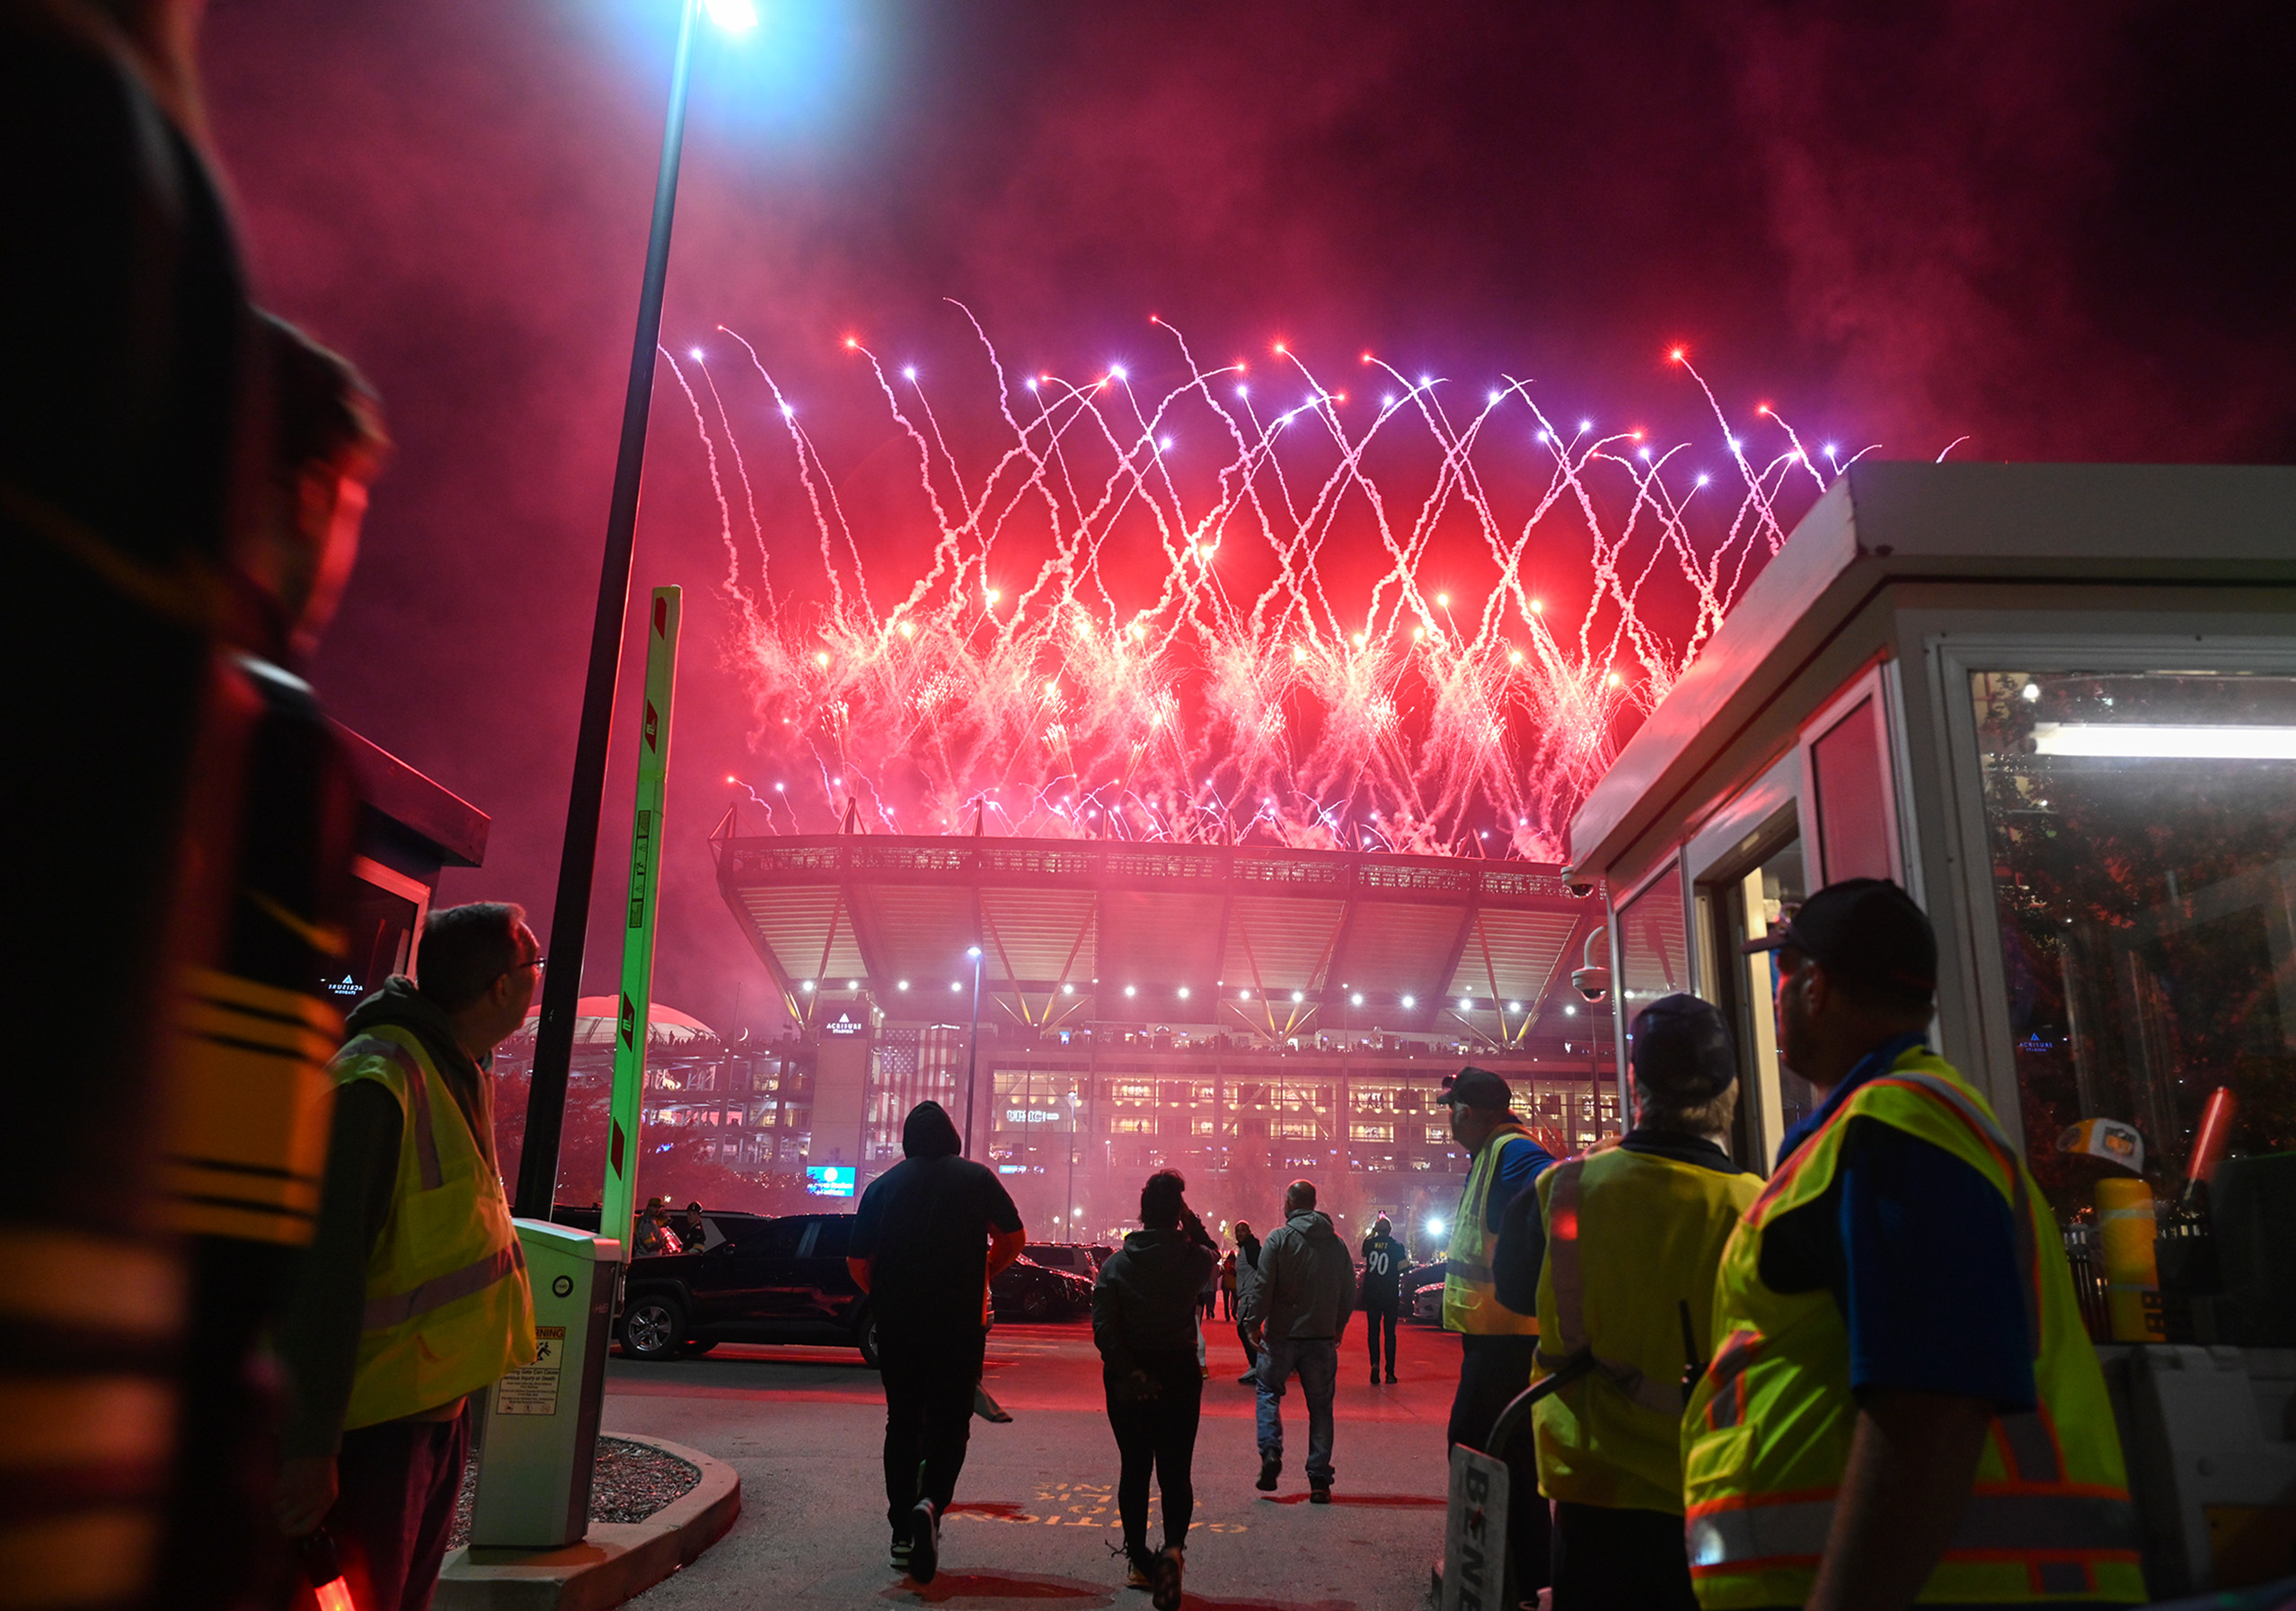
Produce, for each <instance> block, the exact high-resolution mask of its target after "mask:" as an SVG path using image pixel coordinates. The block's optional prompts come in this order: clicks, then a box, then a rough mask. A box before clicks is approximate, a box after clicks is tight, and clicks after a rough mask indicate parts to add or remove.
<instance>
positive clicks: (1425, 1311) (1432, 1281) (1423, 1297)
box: [1403, 1259, 1451, 1325]
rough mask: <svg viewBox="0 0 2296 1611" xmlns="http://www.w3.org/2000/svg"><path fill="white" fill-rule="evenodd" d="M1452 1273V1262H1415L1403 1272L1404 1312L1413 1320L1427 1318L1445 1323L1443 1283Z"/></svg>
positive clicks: (1430, 1320) (1438, 1260)
mask: <svg viewBox="0 0 2296 1611" xmlns="http://www.w3.org/2000/svg"><path fill="white" fill-rule="evenodd" d="M1450 1274H1451V1265H1450V1263H1449V1262H1448V1261H1445V1260H1443V1259H1437V1260H1436V1261H1435V1262H1434V1263H1432V1264H1414V1265H1413V1266H1412V1267H1411V1268H1410V1269H1409V1270H1405V1271H1404V1272H1403V1291H1404V1295H1405V1302H1404V1305H1403V1313H1404V1314H1408V1315H1409V1316H1410V1317H1411V1318H1412V1319H1413V1320H1425V1321H1429V1322H1432V1323H1435V1324H1436V1325H1441V1324H1442V1323H1443V1284H1444V1279H1446V1278H1448V1277H1449V1275H1450Z"/></svg>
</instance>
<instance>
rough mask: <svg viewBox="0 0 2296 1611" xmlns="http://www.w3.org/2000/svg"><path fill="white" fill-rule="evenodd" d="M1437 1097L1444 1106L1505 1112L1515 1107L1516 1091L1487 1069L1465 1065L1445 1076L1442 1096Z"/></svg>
mask: <svg viewBox="0 0 2296 1611" xmlns="http://www.w3.org/2000/svg"><path fill="white" fill-rule="evenodd" d="M1438 1100H1440V1101H1441V1102H1443V1104H1444V1106H1445V1107H1453V1108H1457V1107H1467V1108H1477V1109H1480V1110H1483V1111H1487V1112H1492V1113H1504V1112H1506V1111H1507V1110H1508V1109H1510V1108H1512V1107H1514V1089H1513V1088H1512V1087H1511V1086H1509V1085H1508V1084H1507V1083H1506V1081H1505V1080H1503V1079H1501V1078H1499V1076H1498V1075H1496V1074H1493V1073H1492V1072H1491V1071H1490V1070H1489V1069H1488V1068H1462V1069H1461V1070H1460V1071H1459V1072H1458V1073H1457V1074H1446V1075H1444V1076H1443V1095H1442V1096H1441V1097H1440V1098H1439V1099H1438Z"/></svg>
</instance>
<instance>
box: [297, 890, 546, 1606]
mask: <svg viewBox="0 0 2296 1611" xmlns="http://www.w3.org/2000/svg"><path fill="white" fill-rule="evenodd" d="M542 966H543V958H542V954H541V948H540V947H539V946H537V945H536V944H535V943H534V934H533V932H532V931H531V930H529V929H528V928H527V927H526V925H525V913H524V912H523V911H522V910H520V908H518V907H515V906H508V905H504V904H501V903H498V902H491V901H487V902H480V903H476V904H473V905H471V906H461V907H447V908H446V909H445V910H443V911H437V912H434V913H432V914H431V916H430V918H429V921H428V922H427V923H425V924H424V925H423V930H422V944H421V949H420V950H419V952H418V953H417V960H416V969H417V978H416V979H406V978H395V977H394V978H392V979H390V980H389V981H388V982H387V983H386V984H384V987H383V988H382V989H381V990H380V991H378V992H377V993H376V994H375V995H373V996H368V997H367V998H366V1000H365V1001H363V1002H361V1003H359V1005H358V1007H357V1008H356V1009H354V1010H353V1012H352V1013H351V1015H350V1019H349V1030H350V1033H351V1039H350V1040H349V1043H348V1044H346V1045H345V1046H344V1047H343V1049H342V1050H340V1052H338V1053H337V1054H336V1055H335V1059H334V1061H333V1063H332V1064H331V1065H330V1066H329V1071H330V1072H331V1074H332V1075H333V1076H334V1079H335V1082H336V1093H335V1113H334V1123H333V1126H332V1129H331V1132H330V1135H329V1138H328V1148H327V1173H326V1182H325V1185H324V1186H323V1188H322V1191H321V1194H320V1201H319V1226H318V1231H317V1235H316V1236H315V1237H314V1239H313V1243H312V1245H311V1248H310V1251H309V1254H308V1256H307V1259H306V1261H305V1266H304V1269H303V1271H302V1276H301V1279H300V1281H299V1282H298V1284H297V1287H296V1292H295V1294H294V1296H293V1297H292V1298H291V1300H290V1302H289V1305H288V1309H287V1316H286V1319H285V1320H284V1322H283V1323H282V1324H281V1327H280V1333H279V1357H280V1360H281V1363H282V1365H283V1367H284V1368H285V1374H286V1376H287V1388H288V1395H289V1399H290V1413H289V1418H288V1421H287V1426H286V1429H285V1430H284V1432H283V1434H282V1436H281V1438H280V1444H281V1452H282V1453H283V1454H284V1456H286V1459H285V1463H284V1465H283V1468H282V1471H281V1474H280V1477H279V1483H278V1490H277V1492H276V1493H275V1495H274V1498H273V1510H274V1513H275V1515H276V1517H277V1518H278V1524H279V1528H280V1530H281V1531H282V1532H284V1533H285V1534H287V1536H289V1537H291V1538H293V1537H301V1536H304V1535H305V1534H307V1533H309V1532H311V1531H312V1530H313V1528H314V1527H321V1526H322V1525H323V1526H324V1527H326V1529H327V1531H328V1533H329V1534H331V1536H333V1538H334V1540H335V1542H336V1544H337V1545H339V1546H340V1553H341V1555H342V1563H343V1570H344V1575H345V1577H346V1579H347V1580H349V1585H350V1589H351V1592H352V1598H354V1600H355V1601H356V1602H357V1603H358V1606H359V1607H360V1611H422V1608H423V1607H428V1605H429V1604H430V1593H431V1589H432V1587H433V1585H434V1584H435V1583H436V1582H437V1577H438V1564H439V1562H440V1560H441V1559H442V1558H443V1557H444V1556H445V1553H446V1535H447V1529H448V1528H449V1527H450V1526H451V1525H452V1523H453V1520H454V1513H455V1496H456V1494H457V1493H458V1492H460V1490H461V1487H462V1480H463V1464H464V1460H465V1458H466V1457H467V1456H468V1455H469V1452H470V1441H471V1433H470V1417H469V1415H468V1414H467V1413H466V1412H465V1409H464V1401H465V1400H466V1399H467V1398H468V1396H469V1395H470V1394H472V1393H475V1392H478V1391H479V1390H481V1389H482V1388H484V1387H486V1386H487V1385H489V1384H490V1383H492V1382H493V1381H495V1380H496V1379H497V1378H498V1377H499V1376H502V1375H503V1373H504V1372H506V1371H508V1370H509V1369H511V1368H514V1367H516V1366H520V1365H525V1364H528V1363H530V1362H531V1361H532V1360H533V1359H534V1300H533V1296H532V1294H531V1293H529V1291H528V1290H527V1287H526V1266H525V1256H524V1254H523V1253H521V1252H520V1250H519V1245H518V1237H517V1230H516V1228H515V1227H514V1226H512V1224H511V1220H510V1207H509V1204H508V1202H507V1201H506V1200H505V1199H504V1198H503V1193H502V1177H501V1173H500V1170H499V1167H498V1165H497V1164H496V1162H495V1156H494V1111H493V1094H492V1092H491V1091H490V1088H489V1085H488V1078H487V1073H486V1068H487V1064H488V1062H489V1060H490V1058H492V1056H493V1052H494V1049H495V1048H496V1047H497V1046H498V1045H499V1044H500V1043H501V1042H502V1041H503V1040H506V1039H508V1037H509V1036H510V1035H511V1034H513V1033H515V1032H516V1031H517V1030H518V1029H519V1027H520V1026H521V1025H523V1024H524V1023H525V1018H526V1007H527V1005H528V1004H529V1003H531V1002H532V1001H533V1000H534V985H535V982H536V981H537V979H539V978H540V977H541V972H542ZM418 981H419V982H418Z"/></svg>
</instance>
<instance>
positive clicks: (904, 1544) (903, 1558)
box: [893, 1533, 909, 1571]
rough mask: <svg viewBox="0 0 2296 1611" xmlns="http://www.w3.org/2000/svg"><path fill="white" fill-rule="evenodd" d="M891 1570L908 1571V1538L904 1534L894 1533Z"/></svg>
mask: <svg viewBox="0 0 2296 1611" xmlns="http://www.w3.org/2000/svg"><path fill="white" fill-rule="evenodd" d="M893 1570H894V1571H908V1570H909V1538H908V1535H907V1534H905V1533H896V1534H895V1535H894V1536H893Z"/></svg>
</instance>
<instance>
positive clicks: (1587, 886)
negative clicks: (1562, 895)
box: [1562, 867, 1594, 900]
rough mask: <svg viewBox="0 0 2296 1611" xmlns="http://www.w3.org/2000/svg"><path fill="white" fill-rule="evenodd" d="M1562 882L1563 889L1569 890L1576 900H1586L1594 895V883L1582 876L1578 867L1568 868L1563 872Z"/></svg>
mask: <svg viewBox="0 0 2296 1611" xmlns="http://www.w3.org/2000/svg"><path fill="white" fill-rule="evenodd" d="M1562 881H1563V888H1564V889H1566V890H1569V891H1570V893H1571V895H1572V897H1573V898H1575V899H1578V900H1585V898H1587V897H1588V896H1590V895H1592V894H1594V880H1593V879H1591V878H1585V877H1583V876H1581V875H1580V873H1579V871H1578V869H1577V868H1576V867H1566V868H1564V869H1563V870H1562Z"/></svg>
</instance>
